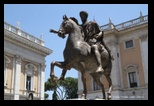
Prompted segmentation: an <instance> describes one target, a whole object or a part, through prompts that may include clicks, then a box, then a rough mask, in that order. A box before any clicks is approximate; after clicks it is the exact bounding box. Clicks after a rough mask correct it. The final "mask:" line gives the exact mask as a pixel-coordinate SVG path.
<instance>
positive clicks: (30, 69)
mask: <svg viewBox="0 0 154 106" xmlns="http://www.w3.org/2000/svg"><path fill="white" fill-rule="evenodd" d="M36 70H37V68H36V66H35V65H33V64H31V63H29V64H27V65H26V66H25V89H26V90H28V91H34V73H35V71H36Z"/></svg>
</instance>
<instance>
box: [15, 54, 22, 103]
mask: <svg viewBox="0 0 154 106" xmlns="http://www.w3.org/2000/svg"><path fill="white" fill-rule="evenodd" d="M20 74H21V57H20V56H19V55H15V85H14V100H19V94H20V91H19V90H20Z"/></svg>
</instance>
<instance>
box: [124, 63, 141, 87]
mask: <svg viewBox="0 0 154 106" xmlns="http://www.w3.org/2000/svg"><path fill="white" fill-rule="evenodd" d="M126 73H127V74H126V75H127V87H129V88H133V87H138V86H140V85H139V84H140V82H139V70H138V65H135V64H129V65H128V66H127V67H126Z"/></svg>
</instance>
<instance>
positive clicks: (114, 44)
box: [107, 40, 121, 88]
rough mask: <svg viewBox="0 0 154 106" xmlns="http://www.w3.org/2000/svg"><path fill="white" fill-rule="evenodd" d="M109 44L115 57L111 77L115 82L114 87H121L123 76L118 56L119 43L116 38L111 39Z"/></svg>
mask: <svg viewBox="0 0 154 106" xmlns="http://www.w3.org/2000/svg"><path fill="white" fill-rule="evenodd" d="M107 45H108V46H109V48H110V50H111V52H112V55H113V57H114V61H112V72H111V78H112V83H113V86H114V87H113V88H120V87H121V79H120V78H121V76H120V69H119V59H118V58H119V57H117V53H118V44H117V41H116V40H110V41H109V42H107Z"/></svg>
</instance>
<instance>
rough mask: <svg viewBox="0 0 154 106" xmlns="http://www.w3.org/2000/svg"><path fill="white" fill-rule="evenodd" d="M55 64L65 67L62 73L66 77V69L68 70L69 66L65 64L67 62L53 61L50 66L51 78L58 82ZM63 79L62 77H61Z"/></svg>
mask: <svg viewBox="0 0 154 106" xmlns="http://www.w3.org/2000/svg"><path fill="white" fill-rule="evenodd" d="M54 66H58V67H59V68H62V69H63V72H62V75H63V77H64V75H65V74H66V71H67V68H66V65H65V62H57V61H53V62H52V63H51V67H50V77H51V80H52V81H53V82H54V83H56V79H55V78H54V76H55V75H54ZM61 79H62V78H61Z"/></svg>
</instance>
